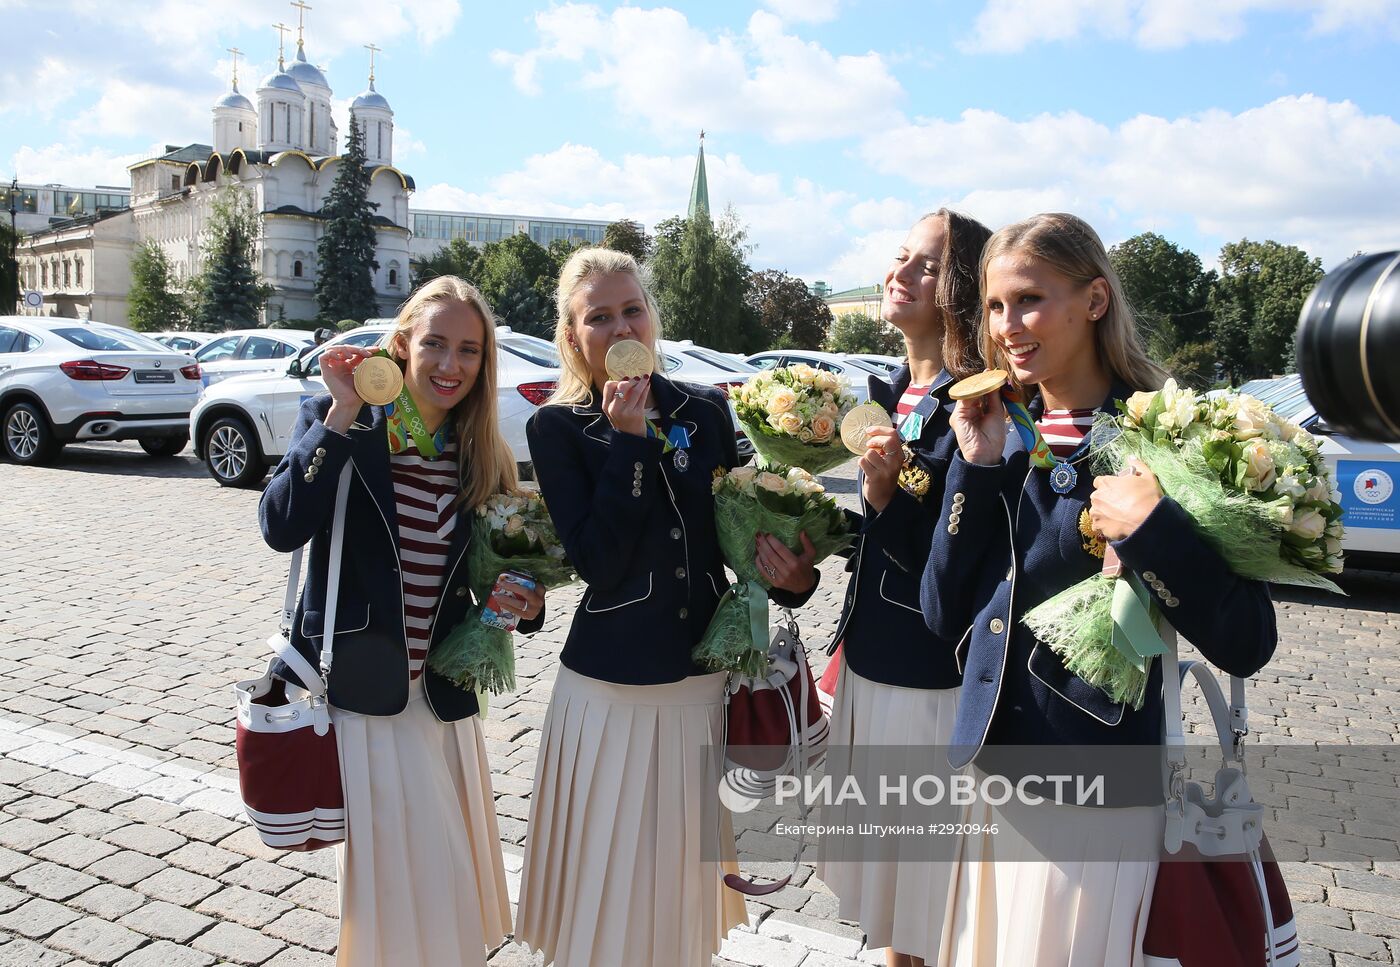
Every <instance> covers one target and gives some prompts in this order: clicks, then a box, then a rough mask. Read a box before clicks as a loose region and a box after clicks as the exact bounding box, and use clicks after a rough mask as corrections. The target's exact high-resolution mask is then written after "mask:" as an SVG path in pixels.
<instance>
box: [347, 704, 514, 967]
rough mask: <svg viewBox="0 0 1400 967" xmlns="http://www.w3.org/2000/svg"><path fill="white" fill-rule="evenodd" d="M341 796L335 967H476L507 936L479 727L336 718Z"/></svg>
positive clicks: (430, 720)
mask: <svg viewBox="0 0 1400 967" xmlns="http://www.w3.org/2000/svg"><path fill="white" fill-rule="evenodd" d="M331 719H332V721H333V722H334V723H335V733H336V743H337V745H338V747H339V752H340V771H341V776H342V779H343V782H344V785H345V806H346V817H347V830H346V840H345V843H344V844H343V845H341V846H338V847H336V859H337V867H338V871H339V878H338V884H339V889H340V950H339V954H338V956H337V960H336V962H337V964H338V967H402V965H405V964H423V965H427V964H433V965H437V964H443V965H452V967H458V965H461V967H481V965H484V964H485V963H486V954H487V951H488V949H490V948H494V947H496V946H497V945H498V944H499V943H500V942H501V940H502V939H503V938H504V937H505V936H506V935H507V934H508V933H510V898H509V896H508V895H507V893H506V873H505V866H504V863H503V862H502V859H501V843H500V834H499V832H498V831H497V828H496V806H495V800H494V798H493V796H492V791H491V769H490V766H489V765H488V763H487V759H486V745H485V742H484V741H483V739H482V733H481V723H480V721H479V720H478V719H477V717H476V716H472V717H470V718H467V719H463V720H461V721H458V722H450V723H444V722H439V721H438V720H437V717H436V716H434V715H433V712H432V710H431V709H430V708H429V706H428V702H427V699H426V698H425V696H424V694H423V683H422V679H421V678H420V679H418V680H417V681H415V682H413V683H412V684H411V686H410V688H409V699H408V706H407V708H405V709H404V710H403V711H402V712H400V713H399V714H398V715H391V716H377V715H358V714H356V713H354V712H346V711H342V710H340V709H332V711H331Z"/></svg>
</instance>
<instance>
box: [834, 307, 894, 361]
mask: <svg viewBox="0 0 1400 967" xmlns="http://www.w3.org/2000/svg"><path fill="white" fill-rule="evenodd" d="M826 348H827V351H828V352H833V353H878V354H880V355H885V356H903V355H904V337H903V336H901V335H900V333H899V330H898V329H896V328H895V327H894V326H891V325H890V324H889V323H888V322H885V321H883V320H880V319H874V318H872V317H870V316H868V315H866V314H865V313H864V312H847V313H845V314H844V315H840V316H837V317H836V319H835V321H833V322H832V324H831V330H830V335H829V336H828V337H827V340H826Z"/></svg>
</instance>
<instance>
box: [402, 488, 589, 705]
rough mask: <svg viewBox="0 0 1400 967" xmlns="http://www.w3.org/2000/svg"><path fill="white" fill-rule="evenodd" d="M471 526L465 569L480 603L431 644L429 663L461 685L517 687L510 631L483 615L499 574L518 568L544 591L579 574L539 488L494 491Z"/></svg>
mask: <svg viewBox="0 0 1400 967" xmlns="http://www.w3.org/2000/svg"><path fill="white" fill-rule="evenodd" d="M471 528H472V536H471V543H470V544H469V545H468V547H467V569H468V573H469V574H470V575H471V590H472V595H473V597H474V598H475V599H476V604H474V605H472V607H471V608H469V609H468V610H467V616H466V618H464V619H463V621H462V623H461V624H459V625H458V626H457V627H456V628H454V629H452V631H450V632H449V633H448V635H447V637H446V638H444V639H443V641H442V643H441V644H439V645H438V646H437V647H436V648H434V649H433V653H432V656H431V657H430V658H429V661H428V664H429V667H431V668H432V669H433V671H435V672H437V673H438V674H440V675H443V676H444V677H446V678H448V679H450V680H452V681H454V682H456V683H457V684H459V685H461V686H462V687H463V688H468V689H472V690H475V691H483V692H491V693H493V694H497V695H499V694H501V693H503V692H508V691H511V690H512V689H514V688H515V649H514V647H513V646H512V642H511V634H510V632H509V631H505V630H503V629H501V628H497V627H493V626H491V625H488V624H485V623H484V622H483V621H482V620H481V617H482V610H483V608H484V607H485V605H486V601H487V599H488V598H489V597H490V594H491V589H492V587H493V586H494V585H495V583H496V578H497V577H498V576H499V575H501V574H502V573H504V572H505V571H519V572H521V573H523V574H528V575H529V576H530V577H531V578H533V579H534V581H535V584H536V585H537V586H538V587H539V588H540V589H541V590H545V589H548V588H558V587H563V586H564V585H566V584H571V583H572V582H574V581H575V580H577V579H578V578H577V575H575V574H574V570H573V565H572V564H570V563H569V560H568V558H567V557H566V556H565V554H564V546H563V545H562V544H561V543H560V542H559V535H558V534H557V533H556V532H555V530H554V522H553V521H552V520H550V518H549V512H548V510H546V508H545V505H544V499H543V498H542V497H541V496H540V495H539V494H538V493H522V494H496V495H495V496H493V497H491V498H489V499H488V500H487V501H486V502H485V503H483V504H482V505H481V506H480V507H478V508H477V509H476V514H475V515H473V516H472V518H471Z"/></svg>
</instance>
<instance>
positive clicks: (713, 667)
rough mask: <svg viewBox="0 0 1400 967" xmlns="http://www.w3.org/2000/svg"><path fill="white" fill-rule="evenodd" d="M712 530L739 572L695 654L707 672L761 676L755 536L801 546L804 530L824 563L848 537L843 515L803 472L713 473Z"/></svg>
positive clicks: (761, 608)
mask: <svg viewBox="0 0 1400 967" xmlns="http://www.w3.org/2000/svg"><path fill="white" fill-rule="evenodd" d="M711 489H712V490H713V492H714V497H715V528H716V530H717V531H718V536H719V546H720V550H721V552H723V554H724V560H725V563H726V564H728V565H729V567H730V569H732V570H733V571H734V573H735V574H736V575H738V578H739V581H738V583H737V584H734V585H731V586H730V588H729V590H727V591H726V592H725V593H724V598H723V600H721V601H720V604H719V608H718V609H717V610H716V611H715V614H714V617H713V618H711V619H710V626H709V627H708V628H707V629H706V630H705V635H704V637H703V638H701V640H700V643H699V644H697V645H696V646H695V650H694V651H693V652H692V657H693V658H694V659H695V661H696V663H698V664H699V665H700V666H701V667H702V668H704V669H706V670H707V671H712V672H713V671H728V672H734V673H736V674H740V675H762V674H763V673H764V672H765V671H766V668H765V667H764V666H765V664H766V662H767V656H768V589H769V587H771V585H770V584H769V583H768V581H767V580H766V579H765V576H764V575H763V574H762V573H761V572H760V571H759V569H758V567H757V565H756V564H755V563H754V534H757V533H760V532H761V533H765V534H772V535H773V536H774V537H776V538H777V539H778V540H780V541H782V542H783V544H785V545H786V546H787V547H788V548H790V549H792V550H794V551H797V550H800V548H801V539H800V538H799V536H798V535H800V534H802V533H804V532H805V533H806V535H807V539H808V540H810V541H811V542H812V546H813V547H815V548H816V551H817V560H818V561H821V560H823V559H825V558H826V557H829V556H830V555H831V554H834V553H835V552H836V551H838V550H840V549H841V548H843V547H845V546H846V544H848V543H849V542H850V540H851V536H852V535H851V529H850V526H849V524H848V523H847V520H846V515H845V514H844V513H842V511H841V508H839V507H837V506H836V501H835V500H833V499H832V498H831V497H829V496H827V494H826V489H825V488H824V487H822V485H821V484H820V483H818V482H817V480H816V478H815V477H813V476H812V475H811V474H810V473H808V472H807V471H806V470H803V469H802V468H801V467H792V468H787V467H783V466H775V467H770V468H767V469H755V468H754V467H735V468H734V469H733V470H730V471H728V472H727V473H726V472H724V471H722V470H716V471H715V476H714V482H713V484H712V486H711Z"/></svg>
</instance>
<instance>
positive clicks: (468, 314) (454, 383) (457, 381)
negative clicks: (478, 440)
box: [394, 300, 486, 422]
mask: <svg viewBox="0 0 1400 967" xmlns="http://www.w3.org/2000/svg"><path fill="white" fill-rule="evenodd" d="M485 340H486V323H485V321H484V320H483V319H482V318H481V314H480V313H479V312H477V310H476V307H474V306H472V305H471V304H470V303H466V302H457V301H455V300H449V301H445V302H439V303H436V304H434V305H432V306H430V307H428V308H427V309H426V310H424V312H423V314H422V315H421V316H420V317H419V319H418V321H417V322H416V323H414V325H413V328H412V329H410V330H409V331H408V334H407V337H406V338H405V337H403V336H400V337H398V338H397V339H396V340H395V345H394V354H395V355H396V356H398V358H399V359H402V360H404V361H405V366H404V384H405V385H406V386H407V387H408V390H409V393H410V394H411V395H412V396H413V402H414V403H415V404H417V406H418V409H419V412H421V413H422V414H423V417H424V419H427V420H429V421H430V422H438V420H435V419H434V418H435V417H442V416H444V415H445V414H446V413H447V412H448V411H449V410H451V409H452V407H454V406H456V405H457V404H458V403H460V402H461V401H462V400H464V399H466V397H467V394H468V393H470V392H471V389H472V387H473V386H475V385H476V380H477V377H478V376H479V375H480V374H481V358H482V357H481V354H482V347H483V345H484V344H485Z"/></svg>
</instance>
